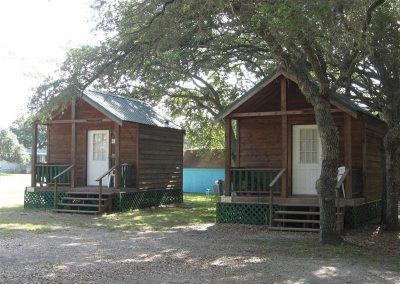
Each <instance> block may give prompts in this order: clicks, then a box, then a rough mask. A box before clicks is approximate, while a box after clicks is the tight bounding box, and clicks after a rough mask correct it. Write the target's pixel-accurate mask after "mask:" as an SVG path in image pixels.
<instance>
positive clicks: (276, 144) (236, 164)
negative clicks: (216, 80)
mask: <svg viewBox="0 0 400 284" xmlns="http://www.w3.org/2000/svg"><path fill="white" fill-rule="evenodd" d="M331 112H332V115H333V118H334V121H335V123H336V126H337V129H338V132H339V140H340V141H339V144H340V146H339V147H340V149H339V152H340V166H344V167H346V169H348V171H347V172H346V176H345V177H344V178H345V179H344V182H343V187H342V185H340V188H339V190H338V192H339V194H340V196H339V198H340V200H339V201H340V203H339V207H340V208H339V211H341V212H342V213H341V214H342V215H344V222H345V226H346V227H356V226H358V225H359V224H361V223H362V222H363V220H364V219H368V218H372V217H373V216H375V215H377V214H379V208H378V207H379V206H380V200H381V196H382V187H383V172H382V156H381V145H382V138H383V136H384V134H385V132H386V124H385V123H384V122H383V121H381V120H380V119H378V118H377V117H375V116H374V115H372V114H371V113H369V112H368V111H366V110H365V109H363V108H361V107H360V106H358V105H356V104H355V103H353V102H352V101H350V100H348V99H347V98H345V97H342V96H333V97H332V99H331ZM221 118H222V119H223V120H224V123H225V147H226V153H225V179H226V187H225V196H224V197H221V198H220V202H219V203H218V204H217V221H219V222H234V223H250V224H254V223H260V224H267V223H269V224H270V226H271V227H272V228H280V229H285V230H286V229H287V230H292V229H293V230H302V229H306V230H311V231H318V229H319V201H318V198H317V192H316V189H315V182H316V180H317V179H318V178H319V175H320V172H321V160H322V158H321V154H322V153H321V141H320V137H319V134H318V129H317V125H316V123H315V117H314V111H313V108H312V106H311V104H310V103H308V102H307V101H306V99H305V97H304V95H303V94H302V93H301V91H300V89H299V87H298V85H297V84H296V79H295V78H294V77H293V76H290V75H289V74H287V73H285V72H283V71H279V72H277V73H276V74H274V75H273V76H271V77H270V78H269V79H265V80H263V81H261V82H260V83H259V84H257V85H256V86H255V87H254V88H252V89H251V90H250V91H248V92H247V93H246V94H244V95H243V96H242V97H241V98H239V99H238V100H237V101H236V102H234V103H233V104H232V105H230V106H229V107H228V108H227V109H226V111H225V112H223V114H222V115H221ZM280 175H281V176H280ZM274 179H276V182H275V183H274V184H272V190H271V191H270V185H271V182H272V181H274ZM270 193H272V194H270ZM269 205H271V206H269ZM363 206H364V207H365V208H366V209H365V208H364V207H363ZM269 208H271V210H270V211H271V212H270V213H268V212H267V211H268V210H269ZM360 208H361V209H360ZM363 208H364V209H363ZM371 208H372V209H371ZM272 209H273V210H272ZM368 210H369V211H368ZM290 211H291V212H290ZM306 211H307V212H309V213H307V212H306ZM367 211H368V212H369V213H368V212H367ZM371 212H372V213H371ZM269 214H271V215H269ZM350 215H351V216H350ZM346 218H347V219H346ZM269 220H272V221H271V222H270V221H269ZM364 221H365V220H364Z"/></svg>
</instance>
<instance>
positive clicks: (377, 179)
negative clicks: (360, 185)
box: [364, 117, 386, 201]
mask: <svg viewBox="0 0 400 284" xmlns="http://www.w3.org/2000/svg"><path fill="white" fill-rule="evenodd" d="M385 133H386V125H385V124H384V123H383V122H380V121H377V120H372V119H371V118H369V117H365V142H366V145H365V148H366V153H365V159H366V161H365V163H366V171H365V172H364V180H365V184H364V197H365V198H366V199H367V201H373V200H377V199H381V198H382V190H383V161H382V152H381V151H382V139H383V137H384V135H385Z"/></svg>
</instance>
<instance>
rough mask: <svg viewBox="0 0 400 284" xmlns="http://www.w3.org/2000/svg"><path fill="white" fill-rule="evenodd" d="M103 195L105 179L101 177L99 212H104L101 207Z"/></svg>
mask: <svg viewBox="0 0 400 284" xmlns="http://www.w3.org/2000/svg"><path fill="white" fill-rule="evenodd" d="M102 197H103V179H102V178H101V179H100V180H99V213H101V212H102V209H101V199H102Z"/></svg>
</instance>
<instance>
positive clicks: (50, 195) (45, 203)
mask: <svg viewBox="0 0 400 284" xmlns="http://www.w3.org/2000/svg"><path fill="white" fill-rule="evenodd" d="M63 197H64V192H59V193H58V202H61V199H62V198H63ZM24 208H27V209H34V208H38V209H52V208H54V192H53V191H39V192H28V191H27V190H25V195H24Z"/></svg>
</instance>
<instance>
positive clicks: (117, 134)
mask: <svg viewBox="0 0 400 284" xmlns="http://www.w3.org/2000/svg"><path fill="white" fill-rule="evenodd" d="M120 128H121V126H120V125H119V124H118V123H115V125H114V138H115V144H114V147H115V165H117V167H116V169H115V180H114V187H115V188H119V186H120V173H121V171H120V163H121V162H120V158H119V156H120V154H119V152H120V132H121V131H120V130H121V129H120Z"/></svg>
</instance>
